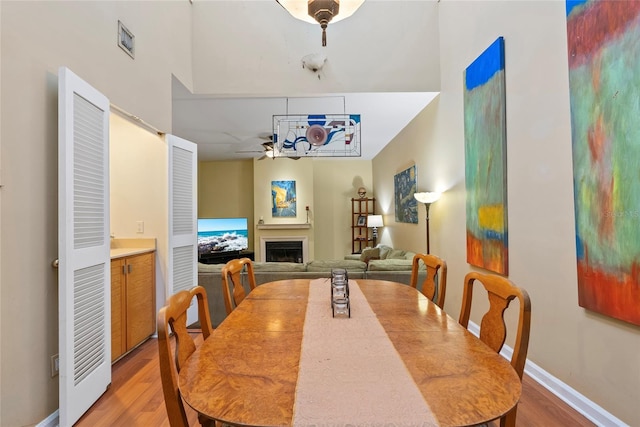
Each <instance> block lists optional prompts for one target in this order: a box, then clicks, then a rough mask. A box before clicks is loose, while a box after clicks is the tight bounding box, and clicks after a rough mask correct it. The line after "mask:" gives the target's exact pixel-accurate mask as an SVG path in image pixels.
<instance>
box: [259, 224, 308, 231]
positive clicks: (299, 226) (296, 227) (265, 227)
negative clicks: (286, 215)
mask: <svg viewBox="0 0 640 427" xmlns="http://www.w3.org/2000/svg"><path fill="white" fill-rule="evenodd" d="M257 228H258V230H305V229H309V228H311V224H309V223H303V224H258V225H257Z"/></svg>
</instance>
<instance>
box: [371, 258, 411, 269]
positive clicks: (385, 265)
mask: <svg viewBox="0 0 640 427" xmlns="http://www.w3.org/2000/svg"><path fill="white" fill-rule="evenodd" d="M412 262H413V260H407V259H372V260H371V261H369V266H368V267H367V270H370V271H404V270H411V264H412Z"/></svg>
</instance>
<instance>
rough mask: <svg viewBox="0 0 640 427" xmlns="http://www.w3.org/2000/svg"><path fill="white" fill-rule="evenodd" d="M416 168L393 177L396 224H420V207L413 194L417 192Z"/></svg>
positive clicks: (412, 167) (413, 167)
mask: <svg viewBox="0 0 640 427" xmlns="http://www.w3.org/2000/svg"><path fill="white" fill-rule="evenodd" d="M416 182H417V181H416V166H415V165H413V166H411V167H410V168H408V169H405V170H403V171H402V172H400V173H397V174H396V175H395V176H394V177H393V190H394V196H395V208H396V222H408V223H410V224H417V223H418V209H417V208H418V206H417V202H416V199H415V198H414V197H413V194H414V193H415V192H416V186H417V184H416Z"/></svg>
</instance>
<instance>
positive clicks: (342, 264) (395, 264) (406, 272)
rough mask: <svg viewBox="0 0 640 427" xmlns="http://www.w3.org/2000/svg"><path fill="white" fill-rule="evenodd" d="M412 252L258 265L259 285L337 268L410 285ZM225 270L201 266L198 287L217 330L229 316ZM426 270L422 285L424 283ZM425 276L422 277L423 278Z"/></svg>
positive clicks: (375, 251) (367, 252)
mask: <svg viewBox="0 0 640 427" xmlns="http://www.w3.org/2000/svg"><path fill="white" fill-rule="evenodd" d="M414 255H415V254H414V253H413V252H410V251H403V250H397V249H393V248H390V247H389V246H385V245H378V246H376V247H375V248H366V249H364V250H363V251H362V253H361V254H352V255H347V256H345V257H344V259H342V260H314V261H309V262H307V263H306V264H302V263H295V262H254V263H253V272H254V276H255V279H256V285H261V284H263V283H267V282H273V281H276V280H286V279H320V278H324V277H330V276H331V270H332V269H334V268H344V269H346V270H347V272H348V274H349V278H350V279H377V280H389V281H392V282H399V283H404V284H407V285H408V284H409V282H410V280H411V267H412V262H413V256H414ZM222 267H224V264H202V263H198V284H199V285H200V286H203V287H204V288H205V289H206V291H207V298H208V301H209V312H210V315H211V323H212V324H213V326H214V327H217V326H218V325H219V324H220V322H222V321H223V320H224V319H225V317H226V316H227V313H226V310H225V308H224V301H223V296H222ZM424 274H425V270H424V267H422V268H421V271H420V273H419V275H418V283H422V281H423V280H424ZM420 276H422V277H420ZM243 286H244V287H245V292H246V293H249V285H248V281H247V280H246V274H245V275H243Z"/></svg>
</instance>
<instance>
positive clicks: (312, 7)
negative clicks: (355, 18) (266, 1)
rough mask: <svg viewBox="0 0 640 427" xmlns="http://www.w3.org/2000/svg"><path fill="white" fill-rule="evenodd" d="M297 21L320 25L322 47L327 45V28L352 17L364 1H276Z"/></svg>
mask: <svg viewBox="0 0 640 427" xmlns="http://www.w3.org/2000/svg"><path fill="white" fill-rule="evenodd" d="M276 1H277V2H278V3H279V4H280V6H282V7H284V8H285V9H286V10H287V12H289V13H290V14H291V16H293V17H294V18H296V19H300V20H301V21H305V22H309V23H311V24H316V23H318V24H320V27H322V46H326V45H327V32H326V30H327V26H328V25H329V22H338V21H341V20H343V19H345V18H348V17H350V16H351V15H353V13H354V12H355V11H356V10H357V9H358V8H359V7H360V6H361V5H362V3H364V0H308V1H305V0H276Z"/></svg>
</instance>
